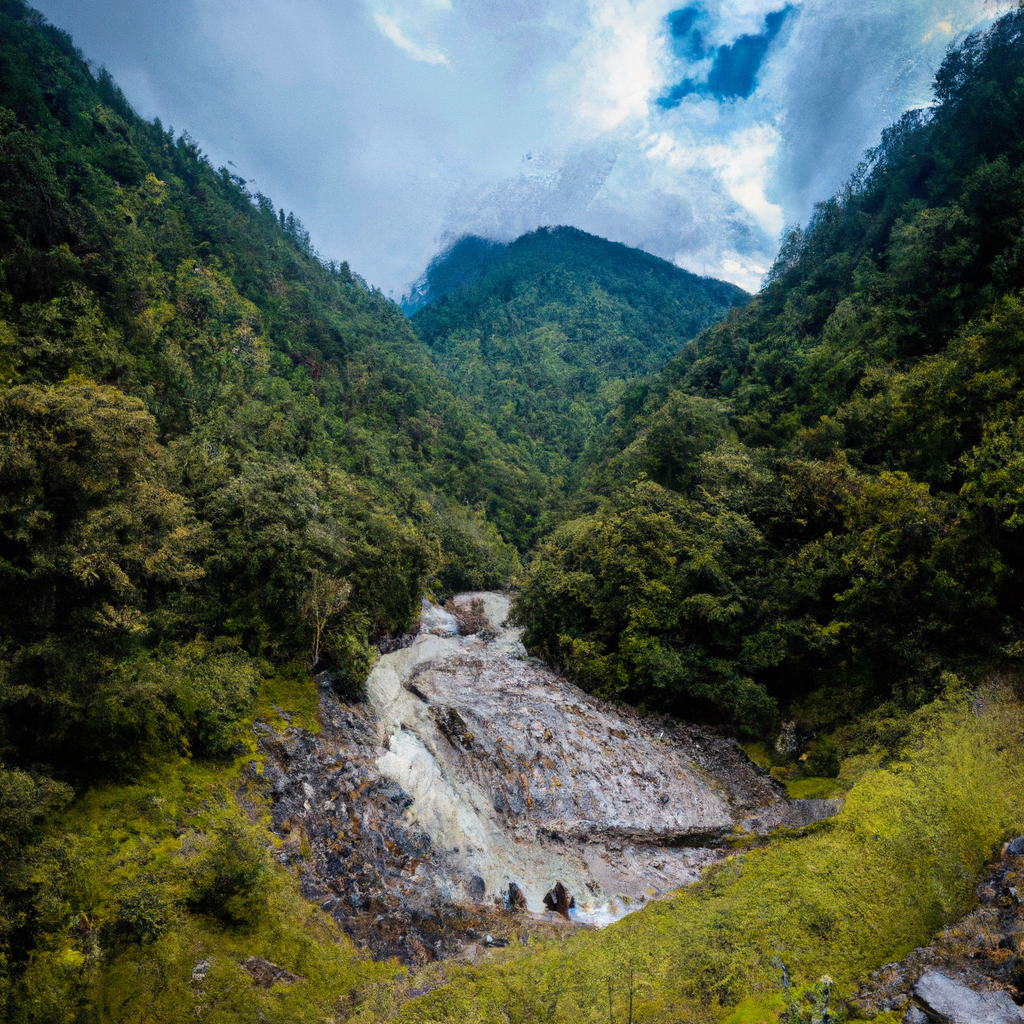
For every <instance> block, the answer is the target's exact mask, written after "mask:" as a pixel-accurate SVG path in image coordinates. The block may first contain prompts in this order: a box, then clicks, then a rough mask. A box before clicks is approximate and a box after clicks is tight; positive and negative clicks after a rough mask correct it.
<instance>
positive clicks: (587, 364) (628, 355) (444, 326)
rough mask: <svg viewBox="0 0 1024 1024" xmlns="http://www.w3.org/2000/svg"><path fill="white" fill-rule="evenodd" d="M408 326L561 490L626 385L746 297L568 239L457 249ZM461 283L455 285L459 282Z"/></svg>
mask: <svg viewBox="0 0 1024 1024" xmlns="http://www.w3.org/2000/svg"><path fill="white" fill-rule="evenodd" d="M427 282H428V286H429V293H430V294H431V295H436V298H434V299H433V301H431V302H430V304H429V305H427V306H425V307H424V308H422V309H420V310H419V311H418V312H417V313H416V314H415V316H414V317H413V320H412V323H413V327H414V328H415V330H416V333H417V335H418V336H419V337H420V338H421V339H423V341H424V342H425V343H426V344H427V345H428V346H429V347H430V350H431V352H432V354H433V356H434V359H435V361H436V363H437V365H438V366H439V367H440V369H441V371H442V372H443V373H444V374H445V376H446V377H447V378H448V379H449V380H450V381H451V382H452V383H453V384H454V386H455V387H456V389H457V391H458V393H459V395H460V396H462V397H464V398H466V400H467V401H469V402H470V403H471V404H472V405H473V408H474V409H475V410H476V411H477V413H478V414H479V415H480V416H481V417H482V418H483V419H485V420H487V421H488V422H489V423H491V424H492V425H493V426H494V429H495V430H496V431H497V433H498V435H499V436H500V437H501V438H502V439H503V440H505V441H507V442H508V443H509V444H511V445H513V446H515V447H516V448H517V449H518V450H519V451H521V452H522V453H523V457H524V458H525V459H528V460H530V461H532V462H534V463H535V464H537V465H538V466H541V467H542V468H543V469H544V471H545V473H546V474H547V476H548V477H549V478H550V479H551V480H552V481H553V482H555V481H559V480H562V479H564V478H565V477H566V476H567V474H569V472H570V470H571V466H572V463H573V462H574V461H575V460H576V458H578V456H579V455H580V453H581V452H582V451H583V449H584V447H585V445H586V443H587V439H588V437H589V436H590V434H591V433H592V432H593V430H594V428H595V427H596V426H597V424H598V423H599V422H600V421H601V419H602V418H603V417H604V415H605V414H606V413H607V411H608V410H609V409H610V408H611V407H612V405H613V404H614V403H615V402H616V401H617V399H618V397H619V395H620V394H621V392H622V389H623V387H624V386H625V384H626V382H627V381H629V380H632V379H633V378H636V377H638V376H642V375H644V374H648V373H651V372H652V371H654V370H657V369H660V368H661V367H662V365H664V363H665V361H666V360H667V359H669V358H670V357H672V356H674V355H675V354H676V353H677V352H678V351H679V349H680V347H681V346H682V345H683V343H684V342H685V341H687V340H688V339H689V338H691V337H692V336H693V335H695V334H696V333H697V332H698V331H699V330H701V328H703V327H706V326H707V325H708V324H710V323H712V322H714V321H716V320H719V319H721V318H722V317H723V316H725V315H726V314H727V313H728V312H729V310H730V309H732V308H734V307H738V306H742V305H743V304H744V303H745V302H746V301H747V299H748V296H747V293H746V292H744V291H742V290H741V289H739V288H737V287H735V286H734V285H730V284H726V283H725V282H723V281H716V280H712V279H710V278H701V277H697V276H696V275H694V274H691V273H689V272H687V271H685V270H681V269H680V268H679V267H676V266H673V265H672V264H671V263H667V262H666V261H665V260H661V259H658V258H657V257H656V256H651V255H650V254H649V253H645V252H642V251H640V250H639V249H630V248H628V247H627V246H625V245H621V244H619V243H617V242H608V241H606V240H605V239H603V238H597V237H595V236H593V235H588V234H586V233H585V232H583V231H579V230H578V229H576V228H567V227H559V228H540V229H538V230H537V231H534V232H532V233H531V234H528V235H523V236H522V237H521V238H519V239H517V240H516V241H514V242H512V243H511V244H509V245H508V246H505V247H495V246H494V244H493V243H491V244H489V245H488V244H487V243H484V242H483V240H481V239H464V240H463V241H462V242H461V243H459V244H458V245H456V246H455V247H454V248H453V249H452V250H451V251H450V252H449V253H448V254H447V255H446V256H445V257H444V258H442V259H440V260H439V261H437V263H435V264H434V265H432V266H431V268H430V270H429V271H428V275H427ZM463 282H465V283H463Z"/></svg>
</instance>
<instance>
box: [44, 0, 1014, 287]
mask: <svg viewBox="0 0 1024 1024" xmlns="http://www.w3.org/2000/svg"><path fill="white" fill-rule="evenodd" d="M34 5H35V6H36V7H37V8H38V9H39V10H41V11H42V12H43V13H44V14H45V15H46V16H47V18H48V19H49V20H50V21H51V22H52V23H54V24H55V25H58V26H59V27H61V28H64V29H66V30H68V31H69V32H71V34H72V35H73V36H74V38H75V41H76V43H77V45H78V46H79V47H80V48H81V49H82V50H83V51H84V53H85V55H86V56H87V57H88V58H89V59H90V60H92V61H93V63H94V64H95V66H96V67H99V66H100V65H105V66H106V67H107V68H108V69H109V70H110V71H111V73H112V74H113V75H114V77H115V78H116V79H117V81H118V82H119V84H120V85H121V87H122V89H123V90H124V92H125V94H126V95H127V96H128V99H129V100H130V101H131V103H132V104H133V106H134V107H135V109H136V110H137V111H138V112H139V113H140V114H142V115H143V116H145V117H147V118H153V117H159V118H160V119H161V121H162V122H163V124H164V126H165V127H168V126H173V127H174V129H175V130H176V131H178V132H181V131H183V130H187V131H188V133H189V134H190V135H191V136H192V138H193V139H195V140H196V142H197V143H198V144H199V145H200V147H201V148H202V149H203V151H204V152H205V153H207V154H208V155H209V157H210V159H211V161H212V162H213V164H214V166H215V167H219V166H222V165H228V166H229V168H230V169H231V170H232V171H234V172H235V173H237V174H239V175H241V176H242V177H243V178H245V179H246V180H247V181H248V182H249V187H250V189H251V190H252V191H254V192H255V191H259V192H262V193H264V194H265V195H267V196H269V197H270V198H271V199H272V200H274V202H275V203H276V204H277V205H278V206H279V207H283V208H284V209H285V210H286V211H293V212H294V213H295V215H296V216H297V217H299V218H300V219H301V221H302V222H303V224H304V225H305V227H306V228H307V230H308V231H309V232H310V234H311V237H312V241H313V244H314V245H315V246H316V248H317V249H318V250H319V251H320V252H321V253H322V254H323V256H324V257H325V258H327V259H336V260H339V261H340V260H348V261H349V263H350V264H351V266H352V268H353V269H354V270H356V271H357V272H358V273H360V274H361V275H362V276H363V277H364V278H365V279H366V280H367V281H368V282H369V283H370V284H372V285H375V286H377V287H379V288H381V289H382V290H383V291H384V292H385V293H387V294H391V295H393V296H394V297H395V298H398V297H400V296H401V295H402V294H404V293H405V292H406V291H407V290H408V288H409V285H410V284H411V283H412V282H413V281H415V280H416V279H417V278H418V277H419V276H420V275H421V274H422V272H423V270H424V268H425V267H426V265H427V263H428V262H429V261H430V259H431V257H432V256H434V255H435V254H436V253H437V252H439V251H441V250H443V249H444V248H445V247H446V246H448V245H450V244H451V243H452V242H453V241H455V240H457V239H458V238H460V237H462V236H463V235H465V234H469V233H473V234H479V235H483V236H485V237H489V238H496V239H500V240H503V241H505V240H510V239H512V238H515V237H517V236H518V235H520V234H522V233H524V232H526V231H530V230H532V229H534V228H536V227H538V226H541V225H555V224H572V225H575V226H576V227H579V228H582V229H583V230H585V231H590V232H593V233H594V234H598V235H602V236H604V237H606V238H610V239H613V240H614V241H620V242H625V243H626V244H627V245H632V246H637V247H639V248H642V249H646V250H647V251H648V252H651V253H654V254H655V255H658V256H661V257H664V258H665V259H669V260H672V261H673V262H675V263H677V264H678V265H680V266H682V267H685V268H687V269H689V270H692V271H694V272H696V273H699V274H707V275H710V276H714V277H719V278H723V279H725V280H729V281H733V282H734V283H736V284H739V285H741V286H742V287H744V288H747V289H748V290H752V291H753V290H756V289H757V288H758V287H759V285H760V283H761V281H762V278H763V275H764V274H765V273H766V271H767V270H768V269H769V268H770V266H771V263H772V260H773V258H774V256H775V253H776V252H777V250H778V246H779V241H780V238H781V236H782V233H783V231H784V229H785V228H787V227H789V226H792V225H794V224H806V222H807V220H808V218H809V216H810V215H811V214H812V212H813V207H814V203H815V202H817V201H820V200H823V199H826V198H828V197H829V196H830V195H832V194H834V193H835V192H836V190H837V189H838V188H840V187H841V185H842V184H843V182H844V181H845V180H846V179H847V177H848V176H849V175H850V173H851V172H852V171H853V169H854V168H855V167H856V165H857V163H858V161H859V160H860V159H861V158H862V156H863V154H864V152H865V150H867V149H868V148H869V147H871V146H874V145H876V144H877V143H878V141H879V138H880V134H881V131H882V129H883V128H884V127H885V126H886V125H887V124H889V123H891V122H892V121H893V120H895V119H896V118H898V117H899V115H900V114H901V113H902V112H903V111H904V110H907V109H910V108H912V107H919V106H924V105H926V104H927V103H928V102H929V100H930V83H931V79H932V76H933V75H934V72H935V70H936V68H937V67H938V65H939V63H940V62H941V60H942V57H943V55H944V53H945V52H946V49H947V48H948V46H949V45H950V44H951V43H952V42H954V41H956V40H957V39H960V38H962V37H963V35H964V34H965V33H966V32H968V31H971V30H973V29H975V28H979V27H984V25H986V24H987V23H988V22H989V21H991V19H992V18H994V17H996V16H997V15H998V14H1000V13H1002V12H1003V11H1005V10H1007V9H1008V8H1009V7H1011V6H1013V4H1012V3H1011V2H1010V0H788V2H787V0H694V2H688V0H34ZM229 161H230V163H229Z"/></svg>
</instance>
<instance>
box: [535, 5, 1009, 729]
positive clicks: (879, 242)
mask: <svg viewBox="0 0 1024 1024" xmlns="http://www.w3.org/2000/svg"><path fill="white" fill-rule="evenodd" d="M1022 81H1024V12H1020V11H1017V12H1014V13H1012V14H1010V15H1007V16H1006V17H1004V18H1003V19H1002V20H1000V21H999V22H998V23H997V24H996V25H995V27H994V28H993V29H992V30H991V31H990V32H988V33H987V34H984V35H981V36H974V37H971V38H969V39H968V40H967V41H966V42H964V43H963V45H961V46H959V47H957V48H956V49H954V50H952V51H951V52H950V54H949V55H948V57H947V59H946V60H945V62H944V63H943V65H942V66H941V68H940V69H939V71H938V73H937V76H936V79H935V105H934V106H933V107H932V108H929V109H928V110H924V111H914V112H911V113H908V114H906V115H905V116H904V117H903V118H902V120H901V121H900V122H899V123H898V124H896V125H894V126H893V127H892V128H890V129H889V130H888V131H886V132H885V134H884V137H883V140H882V143H881V145H880V146H879V147H878V148H877V149H876V150H875V151H873V152H872V153H870V154H869V156H868V159H867V162H866V163H865V164H864V165H863V166H862V167H861V168H859V169H858V171H857V172H856V173H855V174H854V175H853V177H852V178H851V179H850V181H849V183H848V184H847V186H846V187H845V188H844V189H843V190H842V192H841V193H840V194H839V195H837V196H836V197H834V198H833V199H832V200H829V201H828V202H826V203H823V204H821V205H820V206H819V207H818V208H817V211H816V213H815V215H814V218H813V220H812V222H811V223H810V224H809V225H808V227H807V229H806V230H804V231H795V232H793V233H792V234H791V235H790V237H789V239H788V240H787V242H786V244H785V246H784V248H783V250H782V253H781V255H780V256H779V259H778V262H777V264H776V266H775V268H774V270H773V272H772V275H771V281H770V283H769V284H768V286H767V287H766V288H765V289H764V290H763V291H762V292H761V293H760V294H759V295H758V296H757V297H756V298H755V299H754V300H753V301H752V302H751V303H750V305H749V306H747V307H746V309H744V310H742V311H740V312H739V313H738V314H736V315H734V316H733V317H731V318H729V319H728V320H726V321H724V322H722V323H720V324H716V325H714V326H712V327H710V328H709V329H707V330H706V331H704V332H703V333H702V334H701V335H700V336H699V337H698V338H697V339H695V340H694V341H692V342H690V343H689V344H688V345H687V346H686V348H685V349H684V351H683V352H682V353H681V354H680V355H679V356H678V357H677V358H676V359H674V360H673V361H672V362H671V363H670V364H669V365H668V367H667V368H666V369H665V370H664V371H662V372H661V373H659V374H656V375H655V376H654V377H653V378H651V379H649V380H647V381H644V382H643V383H641V384H636V385H634V386H632V387H630V388H629V389H628V390H627V392H626V394H625V396H624V397H623V400H622V402H621V403H620V404H619V405H618V407H617V408H616V410H615V411H614V413H613V414H612V415H611V416H610V417H609V419H608V421H607V422H606V424H605V425H604V428H603V432H602V434H601V435H600V437H599V438H596V439H595V442H594V444H593V446H592V455H593V457H592V459H591V461H590V463H589V465H588V466H587V468H586V470H585V476H586V479H587V481H588V485H587V490H586V498H585V500H584V501H582V502H581V508H580V511H582V512H585V513H586V514H584V515H582V516H581V517H579V518H576V519H575V520H574V521H572V522H569V523H567V524H565V525H563V526H562V527H561V528H560V529H559V531H558V533H557V534H556V535H555V537H554V538H553V539H552V541H551V542H550V543H547V544H545V545H544V546H543V547H542V548H541V549H540V552H539V554H538V555H537V556H536V558H535V559H534V561H533V563H532V566H531V568H530V572H529V575H528V578H527V581H526V585H525V588H524V591H523V595H522V598H521V600H520V602H519V614H520V616H521V617H522V620H523V621H524V622H525V623H526V624H527V627H528V630H527V642H528V644H530V645H532V646H533V648H534V649H535V650H538V651H539V652H541V653H543V654H544V655H545V656H546V657H548V658H550V659H552V660H553V661H555V662H557V663H560V664H562V665H563V666H565V667H566V668H567V669H569V670H570V671H571V672H572V673H573V674H574V675H575V677H576V678H577V679H579V680H581V681H583V682H584V683H585V684H586V685H588V686H590V687H593V688H595V689H597V690H599V691H600V692H602V693H606V694H612V695H616V696H619V697H622V698H626V699H628V700H632V701H637V702H642V703H646V704H648V705H660V706H665V707H669V708H671V709H673V710H674V711H676V712H677V713H679V714H681V715H683V716H684V717H687V716H694V715H698V716H699V715H704V714H717V715H719V716H723V717H725V718H727V719H731V720H732V721H734V722H737V723H743V724H745V725H746V727H748V728H750V729H752V730H755V731H756V730H758V729H761V728H765V727H766V726H767V724H768V723H769V722H770V721H771V720H772V718H773V716H774V715H775V714H776V713H777V708H778V706H779V704H780V703H781V704H782V705H783V706H785V707H788V708H790V709H791V710H792V709H793V707H794V703H795V705H796V710H797V711H798V712H799V713H800V714H801V715H802V716H803V717H804V718H805V719H806V720H807V721H808V722H809V723H811V724H819V725H825V724H828V723H835V722H837V721H840V720H842V719H844V718H847V717H848V716H849V715H851V714H852V713H853V712H855V711H856V710H857V709H859V708H863V707H865V706H867V705H869V704H872V703H877V702H879V701H884V700H889V699H894V700H896V701H897V703H900V704H904V705H908V704H909V705H914V704H916V703H918V702H919V701H921V700H922V699H925V698H927V697H928V696H929V695H930V694H932V693H934V692H935V689H936V687H937V686H938V681H939V679H940V676H941V675H942V673H943V672H944V671H948V670H954V669H957V668H962V667H965V666H968V665H973V666H975V667H976V666H978V665H992V664H995V665H1009V664H1014V663H1015V660H1016V659H1018V658H1019V657H1020V655H1021V652H1022V650H1024V648H1022V646H1021V645H1022V641H1024V618H1022V612H1021V601H1022V598H1024V547H1022V544H1021V528H1020V527H1021V500H1022V499H1021V495H1022V493H1024V399H1022V395H1024V379H1022V375H1024V303H1022V297H1021V291H1020V290H1021V288H1022V287H1024V90H1022V86H1021V83H1022Z"/></svg>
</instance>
